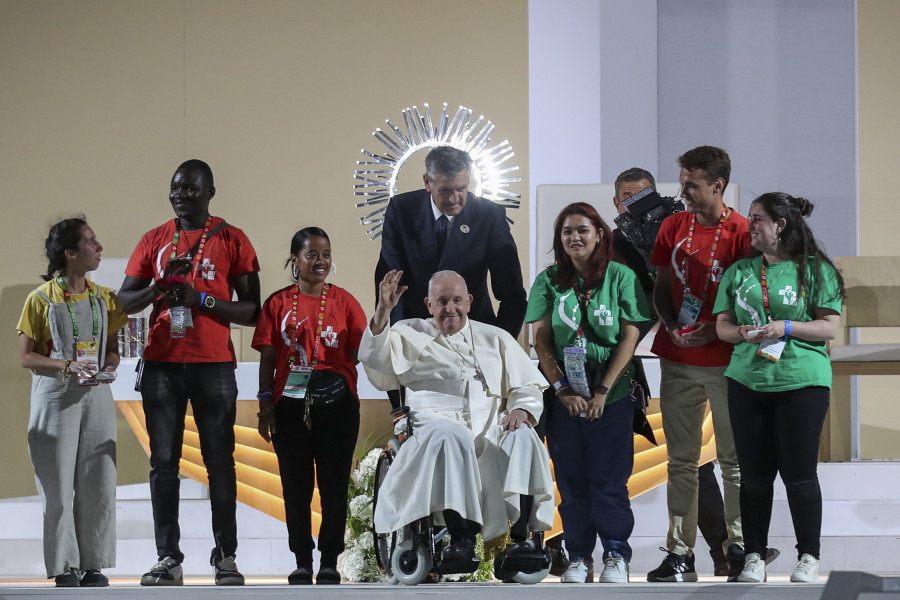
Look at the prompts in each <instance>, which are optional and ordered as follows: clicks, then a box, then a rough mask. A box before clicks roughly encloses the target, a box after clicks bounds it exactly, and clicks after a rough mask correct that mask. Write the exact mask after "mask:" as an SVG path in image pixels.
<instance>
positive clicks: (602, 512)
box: [547, 396, 634, 562]
mask: <svg viewBox="0 0 900 600" xmlns="http://www.w3.org/2000/svg"><path fill="white" fill-rule="evenodd" d="M549 404H550V418H549V423H548V425H547V444H548V446H549V448H550V457H551V458H552V459H553V466H554V469H555V472H556V485H557V487H558V488H559V493H560V495H561V496H562V503H561V504H560V505H559V514H560V516H561V517H562V522H563V528H564V529H565V532H566V549H567V550H568V552H569V557H570V559H571V560H586V561H591V556H592V555H593V553H594V547H595V546H596V544H597V536H600V543H601V544H602V545H603V559H604V560H606V558H607V557H608V556H609V555H610V553H612V552H615V553H616V554H618V555H620V556H621V557H622V558H624V559H625V561H626V562H629V561H631V546H630V545H629V544H628V538H629V537H630V536H631V532H632V530H633V529H634V513H632V512H631V501H630V500H629V499H628V478H629V477H630V476H631V471H632V469H633V467H634V434H633V431H632V421H633V419H634V404H633V403H632V402H631V399H630V398H629V397H627V396H626V397H625V398H622V399H621V400H619V401H617V402H613V403H612V404H607V405H606V407H605V408H604V410H603V416H602V417H601V418H600V419H597V420H596V421H588V420H587V419H582V418H581V417H570V416H569V412H568V410H567V409H566V407H565V406H563V403H562V402H561V401H560V400H559V399H557V398H554V399H553V401H552V402H550V403H549Z"/></svg>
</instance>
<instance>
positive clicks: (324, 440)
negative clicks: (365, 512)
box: [272, 394, 359, 568]
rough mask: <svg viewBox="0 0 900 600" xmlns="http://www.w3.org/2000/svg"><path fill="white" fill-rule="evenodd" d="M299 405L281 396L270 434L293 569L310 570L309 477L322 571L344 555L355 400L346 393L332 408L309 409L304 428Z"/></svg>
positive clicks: (355, 427)
mask: <svg viewBox="0 0 900 600" xmlns="http://www.w3.org/2000/svg"><path fill="white" fill-rule="evenodd" d="M304 402H305V401H304V400H300V399H296V398H288V397H283V398H281V399H280V400H279V401H278V404H276V405H275V435H274V437H273V439H272V443H273V445H274V446H275V454H276V455H277V456H278V469H279V471H280V473H281V486H282V489H283V491H284V513H285V520H286V521H287V528H288V546H289V547H290V549H291V552H293V553H294V554H295V555H296V557H297V565H298V566H306V567H308V568H311V567H312V551H313V548H315V545H314V544H313V538H312V510H311V508H310V504H311V503H312V499H313V489H314V478H315V479H317V480H318V482H319V503H320V505H321V507H322V525H321V527H320V528H319V551H320V552H321V554H322V566H327V567H331V568H335V567H336V566H337V557H338V554H340V553H341V552H343V551H344V527H345V526H346V524H347V489H348V487H349V485H350V468H351V466H352V464H353V453H354V450H355V449H356V438H357V436H358V435H359V401H358V400H357V399H356V398H355V397H354V396H353V395H352V394H347V396H346V397H344V398H343V399H341V400H338V401H336V402H335V403H334V404H331V405H327V406H321V407H312V408H310V426H309V427H307V425H306V423H304V422H303V410H304Z"/></svg>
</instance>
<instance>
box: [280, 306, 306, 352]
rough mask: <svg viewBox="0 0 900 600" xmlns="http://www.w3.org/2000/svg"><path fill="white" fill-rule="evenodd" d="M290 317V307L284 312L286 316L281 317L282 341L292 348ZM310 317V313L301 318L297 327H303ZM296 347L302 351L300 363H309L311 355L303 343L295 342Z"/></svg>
mask: <svg viewBox="0 0 900 600" xmlns="http://www.w3.org/2000/svg"><path fill="white" fill-rule="evenodd" d="M290 318H291V311H290V309H288V311H287V312H286V313H284V318H283V319H281V339H282V341H283V342H284V345H285V346H287V347H289V348H290V346H291V336H290V333H289V331H290V329H291V327H290V326H289V325H288V320H289V319H290ZM308 319H309V315H307V316H305V317H303V318H302V319H301V320H300V322H299V323H297V327H302V326H303V324H304V323H306V321H307V320H308ZM294 349H295V350H297V351H299V353H300V364H301V365H308V364H309V357H308V356H307V354H306V349H305V348H303V345H302V344H295V348H294Z"/></svg>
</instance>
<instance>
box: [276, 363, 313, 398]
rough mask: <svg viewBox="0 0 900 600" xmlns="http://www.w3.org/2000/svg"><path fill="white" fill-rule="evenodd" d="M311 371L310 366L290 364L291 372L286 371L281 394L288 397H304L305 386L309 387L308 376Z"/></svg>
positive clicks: (310, 374)
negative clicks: (286, 375) (286, 376)
mask: <svg viewBox="0 0 900 600" xmlns="http://www.w3.org/2000/svg"><path fill="white" fill-rule="evenodd" d="M312 372H313V368H312V367H302V366H295V365H291V372H290V373H288V378H287V383H286V384H284V392H283V393H282V395H284V396H287V397H288V398H306V388H307V387H309V378H310V377H311V376H312Z"/></svg>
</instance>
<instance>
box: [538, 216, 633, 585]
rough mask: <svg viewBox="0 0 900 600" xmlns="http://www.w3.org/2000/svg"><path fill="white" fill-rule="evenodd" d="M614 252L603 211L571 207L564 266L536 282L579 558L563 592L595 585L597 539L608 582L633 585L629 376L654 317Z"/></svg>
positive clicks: (574, 556) (568, 519) (572, 543)
mask: <svg viewBox="0 0 900 600" xmlns="http://www.w3.org/2000/svg"><path fill="white" fill-rule="evenodd" d="M612 248H613V237H612V233H611V232H610V230H609V227H608V226H607V225H606V223H604V222H603V219H601V218H600V215H598V214H597V211H596V210H595V209H594V207H592V206H591V205H589V204H585V203H576V204H570V205H569V206H567V207H566V208H564V209H563V211H562V212H561V213H560V214H559V216H558V217H557V218H556V223H555V225H554V229H553V255H554V259H555V264H554V265H553V266H551V267H548V268H547V269H546V270H544V271H543V272H542V273H541V274H540V275H538V277H537V278H536V279H535V282H534V285H533V286H532V288H531V294H530V296H529V298H528V312H527V314H526V316H525V320H526V321H528V322H529V323H531V327H532V334H533V337H534V346H535V349H536V351H537V354H538V360H539V361H540V364H541V369H542V370H543V372H544V374H545V375H546V377H547V380H548V381H549V382H550V383H551V384H552V385H553V390H554V391H555V394H556V397H555V398H553V399H552V401H550V402H548V403H547V405H548V406H547V410H548V413H549V414H548V423H547V442H548V446H549V449H550V456H551V457H552V458H553V464H554V467H555V473H556V484H557V486H558V487H559V492H560V495H561V496H562V504H560V507H559V512H560V515H561V516H562V521H563V528H564V529H565V531H566V549H567V550H568V551H569V558H570V564H569V567H568V570H567V571H566V572H565V573H564V574H563V575H562V578H561V581H562V582H563V583H583V582H585V581H592V580H593V575H592V574H591V569H592V561H593V559H592V556H593V552H594V547H595V545H596V540H597V536H598V535H599V536H600V541H601V543H602V545H603V563H604V567H603V573H602V574H601V575H600V579H599V581H600V582H621V583H625V582H627V581H628V563H629V561H630V560H631V546H629V544H628V538H629V537H630V536H631V532H632V529H633V528H634V515H633V513H632V511H631V502H630V501H629V499H628V487H627V483H628V477H629V476H630V475H631V471H632V467H633V464H634V441H633V434H632V421H633V418H634V406H633V404H632V401H631V398H630V396H629V383H630V381H631V376H630V374H629V375H626V373H627V372H628V370H629V366H630V364H631V358H632V355H633V354H634V350H635V348H636V347H637V342H638V325H637V323H639V322H642V321H647V320H649V318H650V311H649V309H648V307H647V301H646V298H645V296H644V293H643V291H642V290H641V288H640V286H639V284H638V282H637V278H636V277H635V275H634V273H633V272H632V271H631V270H630V269H629V268H628V267H626V266H624V265H621V264H619V263H615V262H611V258H612V253H613V252H612ZM567 355H568V356H570V357H571V356H574V357H576V358H575V360H576V361H577V360H578V357H579V356H581V357H583V358H581V360H584V359H586V361H587V363H588V364H587V367H588V369H587V370H588V371H590V372H591V375H592V377H590V379H589V381H585V380H584V378H581V377H578V373H577V369H573V368H572V366H573V365H572V359H571V358H570V359H569V360H566V356H567ZM566 364H568V365H569V369H566V366H565V365H566ZM623 375H626V376H624V377H623ZM585 384H586V387H584V388H582V389H581V390H580V391H579V387H581V386H583V385H585Z"/></svg>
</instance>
